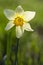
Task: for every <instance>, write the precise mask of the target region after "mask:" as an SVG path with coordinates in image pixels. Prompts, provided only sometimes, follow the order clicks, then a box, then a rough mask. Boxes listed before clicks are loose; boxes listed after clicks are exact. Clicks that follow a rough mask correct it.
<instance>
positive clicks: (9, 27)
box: [5, 21, 14, 30]
mask: <svg viewBox="0 0 43 65" xmlns="http://www.w3.org/2000/svg"><path fill="white" fill-rule="evenodd" d="M13 26H14V24H13V21H9V23H8V24H7V26H6V27H5V30H9V29H11V28H12V27H13Z"/></svg>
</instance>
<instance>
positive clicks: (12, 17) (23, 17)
mask: <svg viewBox="0 0 43 65" xmlns="http://www.w3.org/2000/svg"><path fill="white" fill-rule="evenodd" d="M4 14H5V16H6V17H7V18H8V20H9V22H8V24H7V26H6V27H5V30H9V29H11V28H12V27H13V26H16V37H17V38H20V37H21V36H22V34H23V33H24V30H26V31H33V29H32V28H31V26H30V24H29V23H28V22H29V21H30V20H32V19H33V18H34V16H35V12H34V11H24V10H23V8H22V7H21V6H20V5H19V6H18V7H17V8H16V9H15V11H13V10H10V9H5V10H4Z"/></svg>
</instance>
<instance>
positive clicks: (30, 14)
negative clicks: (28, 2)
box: [23, 11, 35, 22]
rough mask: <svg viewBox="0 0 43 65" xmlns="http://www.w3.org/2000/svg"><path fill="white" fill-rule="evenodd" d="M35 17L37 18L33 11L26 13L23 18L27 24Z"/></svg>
mask: <svg viewBox="0 0 43 65" xmlns="http://www.w3.org/2000/svg"><path fill="white" fill-rule="evenodd" d="M34 16H35V12H32V11H26V12H24V14H23V18H24V20H25V21H27V22H28V21H30V20H31V19H33V18H34Z"/></svg>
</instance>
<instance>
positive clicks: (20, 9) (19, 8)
mask: <svg viewBox="0 0 43 65" xmlns="http://www.w3.org/2000/svg"><path fill="white" fill-rule="evenodd" d="M15 12H16V13H22V12H24V10H23V8H22V7H21V6H20V5H19V6H18V7H17V8H16V10H15Z"/></svg>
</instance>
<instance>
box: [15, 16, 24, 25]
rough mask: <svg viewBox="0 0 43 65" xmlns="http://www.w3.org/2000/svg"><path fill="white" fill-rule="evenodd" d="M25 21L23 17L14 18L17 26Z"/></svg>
mask: <svg viewBox="0 0 43 65" xmlns="http://www.w3.org/2000/svg"><path fill="white" fill-rule="evenodd" d="M23 22H24V20H23V19H22V18H21V17H17V18H15V20H14V24H15V25H16V26H22V25H23Z"/></svg>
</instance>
